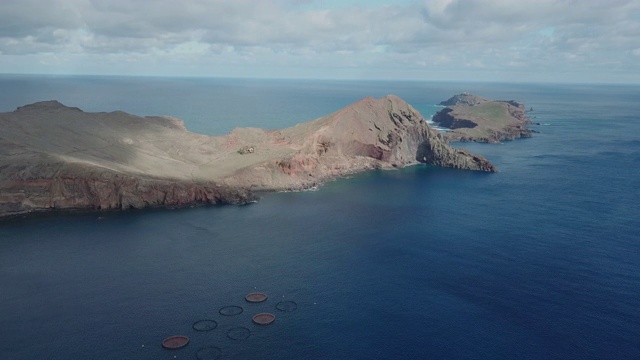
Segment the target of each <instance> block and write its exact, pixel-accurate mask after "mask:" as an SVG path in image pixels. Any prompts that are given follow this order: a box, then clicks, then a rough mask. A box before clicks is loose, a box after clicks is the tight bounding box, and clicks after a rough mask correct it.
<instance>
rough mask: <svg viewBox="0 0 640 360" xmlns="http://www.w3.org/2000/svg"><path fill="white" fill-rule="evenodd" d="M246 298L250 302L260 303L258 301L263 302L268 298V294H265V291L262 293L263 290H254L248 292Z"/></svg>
mask: <svg viewBox="0 0 640 360" xmlns="http://www.w3.org/2000/svg"><path fill="white" fill-rule="evenodd" d="M244 298H245V300H247V301H248V302H252V303H258V302H263V301H265V300H267V294H264V293H261V292H253V293H251V294H248V295H247V296H245V297H244Z"/></svg>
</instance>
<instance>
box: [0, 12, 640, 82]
mask: <svg viewBox="0 0 640 360" xmlns="http://www.w3.org/2000/svg"><path fill="white" fill-rule="evenodd" d="M0 72H2V73H35V74H101V75H145V76H148V75H153V76H218V77H260V78H320V79H391V80H462V81H527V82H528V81H540V82H607V83H640V0H608V1H604V0H602V1H600V0H584V1H578V0H536V1H520V0H492V1H488V0H415V1H414V0H396V1H382V0H368V1H365V0H271V1H266V0H264V1H260V0H192V1H174V0H2V1H0Z"/></svg>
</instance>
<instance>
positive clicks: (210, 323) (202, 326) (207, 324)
mask: <svg viewBox="0 0 640 360" xmlns="http://www.w3.org/2000/svg"><path fill="white" fill-rule="evenodd" d="M192 327H193V329H194V330H195V331H209V330H213V329H215V328H217V327H218V323H217V322H216V321H215V320H199V321H196V322H194V323H193V326H192Z"/></svg>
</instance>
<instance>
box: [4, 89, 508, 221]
mask: <svg viewBox="0 0 640 360" xmlns="http://www.w3.org/2000/svg"><path fill="white" fill-rule="evenodd" d="M0 128H2V132H1V133H0V216H11V215H17V214H25V213H31V212H39V211H51V210H58V209H66V210H108V209H130V208H146V207H180V206H188V205H195V204H217V203H228V204H246V203H249V202H254V201H255V200H256V199H257V194H259V193H260V192H262V191H283V190H302V189H307V188H311V187H314V186H317V185H319V184H321V183H323V182H325V181H328V180H331V179H335V178H337V177H340V176H344V175H348V174H353V173H357V172H361V171H364V170H368V169H392V168H396V167H403V166H407V165H411V164H416V163H424V164H429V165H434V166H445V167H452V168H459V169H468V170H480V171H496V168H495V167H494V166H493V165H492V164H491V163H489V161H487V160H486V159H485V158H483V157H482V156H479V155H474V154H471V153H470V152H468V151H466V150H463V149H458V148H454V147H452V146H451V145H449V144H448V143H447V141H446V140H445V139H444V138H443V136H442V135H441V134H440V133H439V132H438V131H436V130H434V129H432V128H431V127H429V125H428V124H427V122H426V121H425V119H424V117H423V116H422V115H420V113H419V112H418V111H417V110H415V109H414V108H413V107H412V106H410V105H409V104H407V103H406V102H405V101H403V100H402V99H400V98H398V97H396V96H393V95H389V96H385V97H382V98H379V99H374V98H371V97H368V98H365V99H362V100H360V101H358V102H356V103H354V104H352V105H350V106H347V107H346V108H344V109H341V110H338V111H336V112H335V113H333V114H330V115H327V116H324V117H322V118H319V119H316V120H312V121H308V122H304V123H300V124H298V125H295V126H293V127H290V128H286V129H282V130H264V129H257V128H238V129H235V130H233V131H232V132H230V133H229V134H227V135H224V136H207V135H202V134H196V133H192V132H189V131H188V130H187V129H186V127H185V125H184V122H183V121H182V120H179V119H176V118H173V117H169V116H148V117H140V116H135V115H131V114H127V113H124V112H121V111H114V112H84V111H82V110H80V109H79V108H76V107H69V106H65V105H63V104H61V103H59V102H58V101H55V100H53V101H43V102H37V103H34V104H30V105H25V106H22V107H19V108H17V109H16V110H15V111H12V112H6V113H0Z"/></svg>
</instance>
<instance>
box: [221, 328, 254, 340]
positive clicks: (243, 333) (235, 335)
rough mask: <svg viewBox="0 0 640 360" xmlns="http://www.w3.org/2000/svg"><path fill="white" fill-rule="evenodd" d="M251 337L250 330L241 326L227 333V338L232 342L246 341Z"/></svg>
mask: <svg viewBox="0 0 640 360" xmlns="http://www.w3.org/2000/svg"><path fill="white" fill-rule="evenodd" d="M249 336H251V330H249V329H247V328H246V327H243V326H236V327H233V328H231V329H229V331H227V337H228V338H229V339H233V340H246V339H248V338H249Z"/></svg>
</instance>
